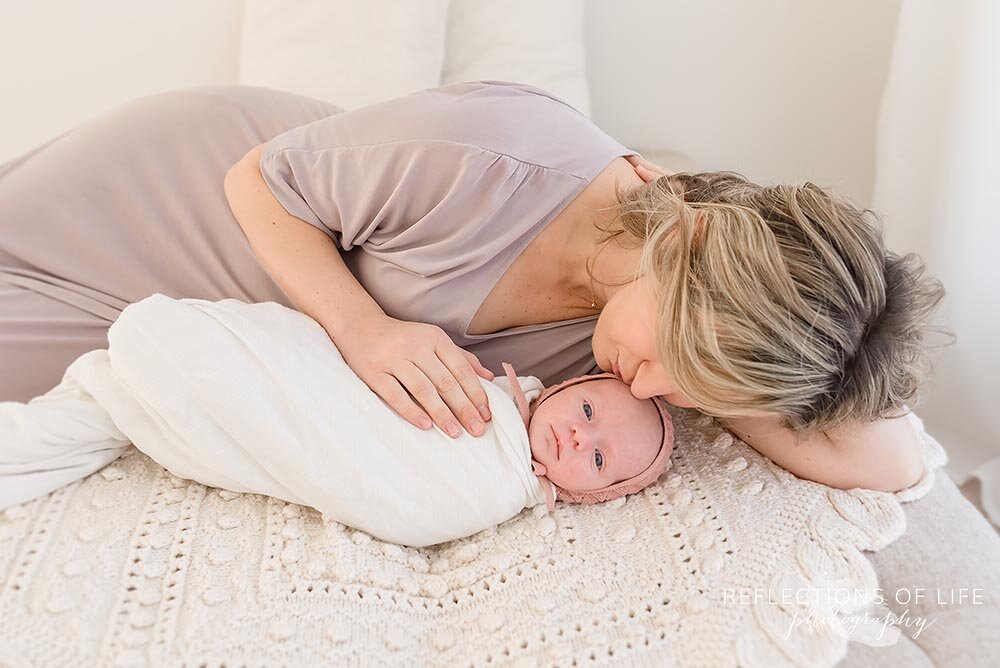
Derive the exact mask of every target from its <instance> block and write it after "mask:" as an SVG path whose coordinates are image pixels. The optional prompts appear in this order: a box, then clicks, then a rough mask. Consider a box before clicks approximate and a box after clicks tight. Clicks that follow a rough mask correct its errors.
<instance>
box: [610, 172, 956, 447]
mask: <svg viewBox="0 0 1000 668" xmlns="http://www.w3.org/2000/svg"><path fill="white" fill-rule="evenodd" d="M617 199H618V203H617V205H616V206H615V207H613V208H614V210H615V216H614V218H613V220H612V222H611V224H610V225H609V226H608V228H607V229H606V230H605V233H606V235H605V236H604V238H603V239H602V241H607V240H610V239H612V238H615V237H617V236H620V235H623V234H624V235H626V236H627V237H631V238H632V239H633V240H635V241H636V242H639V243H641V244H642V246H643V251H642V259H641V261H640V265H639V268H638V270H637V272H636V276H637V277H638V276H640V275H644V276H649V277H652V278H653V281H652V284H653V285H654V286H655V288H654V290H655V295H654V297H655V300H656V304H657V323H658V328H659V332H658V334H659V336H658V337H657V341H656V344H657V351H658V354H659V356H660V360H661V361H662V363H663V365H664V367H665V368H666V370H667V372H668V373H669V374H670V375H671V377H672V378H673V380H674V383H675V384H676V386H677V389H678V390H679V391H680V392H682V393H684V394H685V395H687V397H688V398H689V399H691V401H692V402H693V403H694V404H695V405H696V406H698V407H699V408H700V409H701V410H703V411H704V412H706V413H709V414H711V415H715V416H718V417H740V416H752V415H759V414H761V413H762V412H763V413H771V414H775V413H776V414H778V415H780V416H781V417H782V418H783V422H784V424H785V426H787V427H789V428H791V429H793V430H795V431H797V432H809V431H822V430H826V429H830V428H833V427H836V426H837V425H839V424H841V423H843V422H845V421H847V420H851V419H860V420H862V421H866V420H872V419H876V418H880V417H886V416H888V415H889V414H890V413H895V412H898V409H899V408H900V407H901V406H902V405H903V404H904V403H907V402H910V403H912V401H913V400H914V399H915V398H916V392H917V389H918V386H919V385H920V383H921V380H922V378H923V376H924V374H925V373H926V370H927V369H928V367H929V365H928V363H927V355H926V350H925V348H926V346H925V338H926V337H925V334H926V332H927V331H928V330H929V329H936V328H932V327H929V326H928V325H927V324H926V319H927V316H928V314H929V313H930V311H931V310H932V309H933V308H934V307H935V306H936V305H937V303H938V302H939V301H940V299H941V297H942V296H943V294H944V290H943V288H942V287H941V284H940V283H939V282H937V281H936V280H933V279H930V278H927V277H925V276H924V269H923V264H922V263H921V262H920V260H919V258H918V257H917V256H916V255H913V254H908V255H905V256H902V257H900V256H898V255H895V254H893V253H891V252H889V251H888V250H887V249H886V247H885V244H884V242H883V240H882V235H881V232H880V230H879V229H878V227H877V225H876V222H877V221H876V219H875V217H874V214H873V213H872V212H871V211H869V210H867V209H864V210H861V209H858V208H857V207H855V206H854V205H852V204H851V203H849V202H847V201H846V200H844V199H842V198H838V197H836V196H834V195H832V194H830V193H828V192H825V191H824V190H822V189H821V188H819V187H817V186H815V185H813V184H812V183H806V184H804V185H801V186H788V185H777V186H760V185H757V184H755V183H752V182H750V181H748V180H747V179H746V178H745V177H743V176H741V175H739V174H735V173H732V172H715V173H703V174H674V175H671V176H666V177H663V178H660V179H657V180H656V181H653V182H650V183H647V184H645V185H643V186H640V187H638V188H632V189H630V190H625V189H622V188H619V189H618V191H617Z"/></svg>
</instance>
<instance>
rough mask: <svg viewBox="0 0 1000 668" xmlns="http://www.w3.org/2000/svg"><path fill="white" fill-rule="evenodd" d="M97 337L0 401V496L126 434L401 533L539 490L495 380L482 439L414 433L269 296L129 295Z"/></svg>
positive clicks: (54, 476)
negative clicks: (20, 393) (32, 391)
mask: <svg viewBox="0 0 1000 668" xmlns="http://www.w3.org/2000/svg"><path fill="white" fill-rule="evenodd" d="M108 341H109V347H108V350H107V351H104V350H96V351H92V352H89V353H87V354H85V355H82V356H81V357H80V358H78V359H77V360H76V361H75V362H73V364H72V365H70V367H69V368H68V369H67V371H66V374H65V376H64V378H63V381H62V382H61V383H60V385H58V386H57V387H56V388H54V389H53V390H51V391H50V392H48V393H46V394H45V395H43V396H41V397H36V398H35V399H33V400H32V401H31V402H29V403H27V404H20V403H14V402H6V403H0V436H2V441H0V488H2V491H0V507H4V506H7V505H11V504H12V503H17V502H20V501H25V500H28V499H31V498H34V497H36V496H39V495H41V494H44V493H47V492H49V491H51V490H53V489H55V488H57V487H59V486H61V485H63V484H67V483H69V482H73V481H74V480H77V479H79V478H82V477H84V476H85V475H87V474H89V473H92V472H94V471H96V470H98V469H99V468H101V467H102V466H104V465H105V464H107V463H108V462H110V461H112V460H113V459H114V458H116V457H117V456H118V455H119V454H120V453H121V452H122V451H123V450H124V448H125V447H127V446H128V443H129V442H131V443H133V444H135V446H136V447H137V448H138V449H139V450H141V451H143V452H144V453H146V454H147V455H149V456H150V457H152V458H153V459H154V460H156V461H157V462H158V463H159V464H161V465H162V466H164V467H165V468H167V469H168V470H170V471H171V472H172V473H174V474H175V475H178V476H181V477H184V478H189V479H192V480H196V481H198V482H200V483H203V484H206V485H211V486H216V487H223V488H226V489H230V490H233V491H238V492H251V493H260V494H268V495H271V496H275V497H278V498H281V499H285V500H287V501H291V502H294V503H301V504H305V505H309V506H312V507H314V508H316V509H318V510H320V511H321V512H323V513H324V514H325V515H327V516H329V517H331V518H332V519H335V520H337V521H339V522H342V523H344V524H347V525H350V526H353V527H356V528H359V529H362V530H363V531H365V532H367V533H370V534H371V535H373V536H376V537H378V538H381V539H383V540H387V541H392V542H396V543H401V544H405V545H413V546H423V545H431V544H435V543H440V542H444V541H448V540H452V539H455V538H459V537H462V536H468V535H471V534H474V533H476V532H478V531H481V530H483V529H486V528H488V527H491V526H494V525H496V524H498V523H500V522H503V521H505V520H507V519H509V518H511V517H513V516H514V515H516V514H517V513H518V512H520V511H521V510H522V509H523V508H525V507H531V506H534V505H536V504H539V503H544V501H545V494H544V487H543V486H542V485H543V483H541V482H540V481H539V480H538V479H537V478H536V477H535V476H534V475H533V473H532V470H531V456H530V448H529V444H528V434H527V431H526V430H525V428H524V424H523V422H522V420H521V418H520V416H519V414H518V411H517V408H516V406H515V404H514V402H513V401H512V400H511V397H510V394H509V389H508V390H505V389H503V388H502V387H501V386H499V385H496V384H494V383H491V382H488V381H482V384H483V387H484V388H485V390H486V392H487V394H488V396H489V401H490V407H491V410H492V412H493V416H494V417H493V420H492V421H490V422H489V423H487V426H486V433H485V435H483V436H481V437H478V438H477V437H472V436H470V435H469V434H467V433H464V432H463V435H462V436H461V437H459V438H458V439H452V438H450V437H448V436H446V435H445V434H443V433H442V432H441V431H439V430H438V429H436V428H435V429H433V430H431V431H429V432H425V431H421V430H420V429H417V428H416V427H414V426H412V425H411V424H409V423H408V422H406V421H405V420H403V419H402V418H401V417H399V416H398V415H397V414H396V413H395V412H394V411H393V410H392V409H391V408H389V407H388V406H387V405H386V404H385V403H384V402H383V401H382V400H381V399H380V398H379V397H378V396H377V395H376V394H375V393H374V392H372V391H371V390H370V389H369V388H368V387H367V386H366V385H365V384H364V382H363V381H362V380H361V379H360V378H358V377H357V375H356V374H355V373H354V372H353V371H352V370H351V369H350V367H348V366H347V364H346V363H345V362H344V360H343V358H342V357H341V355H340V353H339V351H338V350H337V348H336V346H334V345H333V343H332V342H331V340H330V338H329V337H328V336H327V333H326V331H325V330H324V329H323V328H322V327H321V326H320V325H319V324H318V323H317V322H316V321H314V320H313V319H312V318H310V317H309V316H307V315H305V314H303V313H300V312H298V311H295V310H293V309H289V308H286V307H284V306H282V305H280V304H276V303H273V302H265V303H259V304H247V303H244V302H241V301H238V300H233V299H227V300H223V301H219V302H210V301H205V300H198V299H181V300H175V299H171V298H169V297H166V296H164V295H161V294H156V295H153V296H151V297H148V298H146V299H143V300H142V301H140V302H136V303H135V304H132V305H130V306H128V307H127V308H126V309H125V310H124V312H123V313H122V315H121V316H120V317H119V318H118V320H117V321H116V322H115V323H114V325H112V327H111V329H110V330H109V332H108ZM522 382H523V384H524V385H525V388H526V389H527V390H528V391H529V392H534V393H536V394H537V393H538V392H540V391H541V383H540V382H539V381H538V380H537V379H536V378H533V377H527V378H524V379H523V381H522ZM39 462H42V464H41V465H40V464H39ZM60 463H61V464H65V465H64V466H61V465H60ZM53 468H55V469H57V470H56V471H55V472H53V471H52V469H53Z"/></svg>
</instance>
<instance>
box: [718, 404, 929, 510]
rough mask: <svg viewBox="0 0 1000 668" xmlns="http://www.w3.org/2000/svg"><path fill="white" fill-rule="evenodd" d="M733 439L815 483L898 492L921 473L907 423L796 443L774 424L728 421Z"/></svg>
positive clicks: (848, 428)
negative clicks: (735, 437) (737, 438)
mask: <svg viewBox="0 0 1000 668" xmlns="http://www.w3.org/2000/svg"><path fill="white" fill-rule="evenodd" d="M723 424H724V425H725V426H726V428H728V429H729V430H730V431H732V432H733V433H734V434H735V435H736V436H738V437H739V438H740V439H742V440H743V441H744V442H746V443H747V444H748V445H750V446H751V447H752V448H754V449H755V450H757V451H758V452H760V453H761V454H763V455H766V456H767V457H770V458H771V459H772V460H773V461H774V462H775V463H776V464H778V465H779V466H781V467H782V468H785V469H787V470H788V471H790V472H791V473H794V474H795V475H797V476H799V477H800V478H805V479H807V480H812V481H814V482H818V483H822V484H824V485H829V486H830V487H837V488H839V489H853V488H855V487H861V488H864V489H874V490H880V491H885V492H896V491H899V490H901V489H905V488H906V487H909V486H910V485H912V484H913V483H915V482H917V481H918V480H919V479H920V477H921V475H922V474H923V470H924V463H923V456H922V454H921V444H920V435H919V434H918V433H917V431H916V429H915V428H914V426H913V424H912V423H911V422H910V420H909V419H908V418H906V417H898V418H891V419H885V420H876V421H874V422H854V423H851V424H847V425H845V426H842V427H839V428H837V429H834V430H831V431H829V432H816V433H813V434H809V435H806V436H802V437H799V438H798V439H797V438H796V436H795V434H794V432H792V431H791V430H789V429H787V428H785V427H783V426H781V423H780V420H778V419H777V418H771V417H767V418H731V419H726V420H723Z"/></svg>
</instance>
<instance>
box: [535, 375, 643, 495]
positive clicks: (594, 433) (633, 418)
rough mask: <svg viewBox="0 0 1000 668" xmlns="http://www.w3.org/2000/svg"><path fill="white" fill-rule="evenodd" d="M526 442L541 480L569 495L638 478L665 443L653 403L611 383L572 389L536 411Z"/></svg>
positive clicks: (604, 381)
mask: <svg viewBox="0 0 1000 668" xmlns="http://www.w3.org/2000/svg"><path fill="white" fill-rule="evenodd" d="M528 440H529V442H530V444H531V453H532V456H533V457H534V458H535V460H536V461H538V462H539V463H541V464H543V465H544V466H545V468H546V470H547V473H546V474H545V477H547V478H548V479H549V480H551V481H552V482H553V483H554V484H555V485H558V486H559V487H562V488H563V489H567V490H571V491H579V490H588V489H600V488H601V487H605V486H607V485H611V484H613V483H616V482H620V481H622V480H626V479H628V478H631V477H632V476H635V475H638V474H639V473H641V472H642V471H644V470H645V469H646V467H648V466H649V465H650V464H651V463H652V461H653V459H654V458H655V457H656V453H657V452H659V450H660V443H661V442H662V441H663V424H662V422H661V421H660V414H659V411H658V410H657V409H656V406H655V405H653V401H652V400H651V399H636V398H635V397H633V396H632V393H631V391H630V390H629V386H628V385H626V384H625V383H623V382H621V381H620V380H616V379H614V378H602V379H600V380H593V381H589V382H586V383H578V384H576V385H571V386H570V387H567V388H566V389H565V390H562V391H560V392H557V393H555V394H553V395H552V396H551V397H549V398H548V399H546V400H545V401H543V402H542V403H541V404H539V406H538V407H537V408H536V409H535V412H534V414H533V415H532V417H531V423H530V424H529V425H528Z"/></svg>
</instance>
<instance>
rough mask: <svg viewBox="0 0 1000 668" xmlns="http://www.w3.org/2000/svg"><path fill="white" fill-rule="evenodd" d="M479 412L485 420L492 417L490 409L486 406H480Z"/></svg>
mask: <svg viewBox="0 0 1000 668" xmlns="http://www.w3.org/2000/svg"><path fill="white" fill-rule="evenodd" d="M479 414H480V415H481V416H482V418H483V419H484V420H489V419H490V409H489V408H487V407H486V406H480V407H479Z"/></svg>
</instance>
